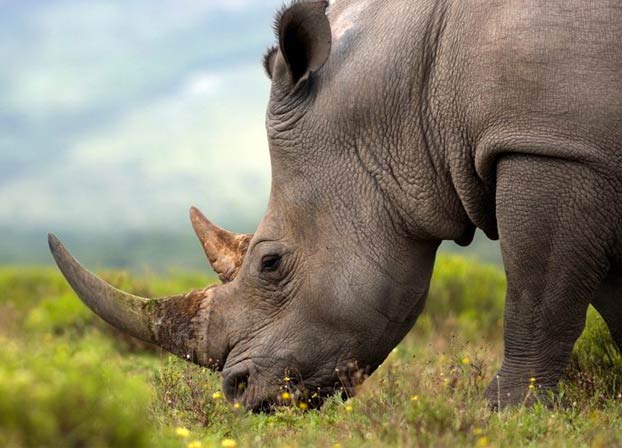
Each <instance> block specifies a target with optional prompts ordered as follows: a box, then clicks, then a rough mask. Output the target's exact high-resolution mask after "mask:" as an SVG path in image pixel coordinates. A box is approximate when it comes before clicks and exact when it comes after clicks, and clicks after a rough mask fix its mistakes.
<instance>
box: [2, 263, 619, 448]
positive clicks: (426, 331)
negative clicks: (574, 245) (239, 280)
mask: <svg viewBox="0 0 622 448" xmlns="http://www.w3.org/2000/svg"><path fill="white" fill-rule="evenodd" d="M101 274H102V276H103V278H105V279H107V280H108V281H109V282H111V283H112V284H114V285H116V286H118V287H121V288H123V289H125V290H128V291H131V292H135V293H138V294H142V295H147V296H156V295H165V294H169V293H175V292H180V291H184V290H189V289H192V288H199V287H204V286H205V285H206V284H208V283H211V282H213V281H214V279H213V278H211V277H209V276H205V275H196V274H185V273H181V272H178V273H173V274H168V275H167V276H156V275H154V274H147V275H143V276H140V277H135V276H131V275H128V274H127V273H125V272H121V271H106V272H102V273H101ZM504 287H505V280H504V277H503V274H502V273H501V272H500V270H499V269H498V268H496V267H492V266H486V265H481V264H479V263H477V262H474V261H472V260H466V259H462V258H460V257H456V256H441V257H440V258H439V260H438V262H437V266H436V270H435V274H434V278H433V282H432V288H431V291H430V297H429V300H428V305H427V309H426V311H425V312H424V314H423V315H422V316H421V318H420V319H419V322H418V323H417V325H416V326H415V328H414V329H413V330H412V331H411V332H410V334H409V335H408V336H407V337H406V338H405V339H404V341H403V342H402V343H401V344H400V345H399V346H398V347H397V348H396V349H395V350H394V351H393V353H392V354H391V355H390V356H389V357H388V359H387V360H386V361H385V362H384V364H383V365H382V366H381V367H380V368H379V369H378V371H377V372H376V373H374V374H373V375H372V376H371V378H370V379H368V380H367V382H366V383H365V384H364V385H363V386H362V387H361V389H360V391H359V394H358V395H357V396H356V397H355V398H352V399H350V400H348V401H346V402H343V401H341V400H339V399H337V398H334V399H331V400H329V402H328V403H327V404H326V406H325V407H324V408H323V409H322V410H320V411H308V412H305V411H304V409H303V408H304V407H305V404H304V402H297V401H296V396H295V394H294V393H293V391H292V394H291V396H290V397H287V398H283V400H282V401H283V403H284V405H283V406H282V407H280V408H279V409H277V410H276V412H275V413H274V414H272V415H263V414H261V415H252V414H247V413H245V412H244V411H243V410H241V409H239V407H236V406H235V405H232V404H228V403H226V402H225V401H224V400H223V398H222V393H221V392H220V389H219V379H218V376H217V375H216V374H213V373H210V372H208V371H207V370H205V369H202V368H200V367H197V366H194V365H191V364H189V363H186V362H184V361H182V360H178V359H176V358H174V357H172V356H170V355H168V354H166V353H163V352H161V351H159V350H157V349H154V348H153V347H150V346H146V345H144V344H141V343H138V342H137V341H135V340H133V339H131V338H128V337H125V336H123V335H121V334H119V333H117V332H116V331H114V330H112V329H111V328H110V327H109V326H108V325H107V324H105V323H103V322H102V321H101V320H99V319H98V318H97V317H95V315H94V314H93V313H92V312H90V311H89V310H88V309H86V308H85V307H84V306H83V305H82V304H81V302H80V301H79V300H78V299H77V298H76V297H75V295H74V294H73V293H72V292H71V290H70V289H69V288H68V286H67V284H66V283H65V281H64V280H63V279H62V277H61V276H60V274H59V273H58V272H57V271H56V270H55V269H53V268H19V267H4V268H0V346H1V347H2V350H0V446H2V447H9V448H12V447H16V448H19V447H60V446H62V447H87V446H88V447H109V446H132V447H142V446H145V447H147V446H149V447H160V446H162V447H180V448H182V447H183V448H203V447H236V446H238V447H245V446H257V447H299V446H301V447H316V446H326V447H361V446H370V447H385V446H403V447H413V446H477V447H487V446H503V447H508V446H555V447H561V446H573V447H581V446H603V447H605V446H620V445H621V444H622V433H620V428H621V427H622V360H621V359H620V356H619V354H617V353H616V352H615V351H614V350H613V346H612V344H611V341H610V339H609V338H608V333H607V330H606V329H605V327H604V325H603V323H602V321H601V320H600V319H599V318H598V316H597V315H596V313H595V312H593V311H590V316H589V324H588V329H587V330H586V332H585V333H584V335H583V337H582V338H581V340H580V341H579V343H578V344H577V347H576V350H575V354H574V357H573V363H572V367H571V368H570V370H569V372H568V379H567V381H566V382H565V383H564V384H563V385H562V387H561V397H560V398H559V399H556V400H555V401H554V402H553V404H552V406H551V407H547V406H544V405H543V404H536V406H535V407H534V408H530V409H525V408H516V409H511V410H507V411H504V412H501V413H494V412H491V411H490V410H489V409H488V407H487V405H486V403H485V402H484V401H483V399H482V393H483V389H484V388H485V386H486V384H487V382H488V381H489V380H490V378H491V376H492V374H493V372H494V371H495V369H496V368H497V367H498V365H499V362H500V359H501V352H502V342H501V335H502V315H503V294H504ZM536 384H537V381H536Z"/></svg>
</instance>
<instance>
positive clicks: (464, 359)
mask: <svg viewBox="0 0 622 448" xmlns="http://www.w3.org/2000/svg"><path fill="white" fill-rule="evenodd" d="M462 364H464V365H465V366H468V365H469V364H471V358H469V357H468V356H465V357H464V358H462Z"/></svg>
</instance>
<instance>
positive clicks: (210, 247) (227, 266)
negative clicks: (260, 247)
mask: <svg viewBox="0 0 622 448" xmlns="http://www.w3.org/2000/svg"><path fill="white" fill-rule="evenodd" d="M190 221H191V222H192V227H193V228H194V231H195V233H196V234H197V236H198V237H199V240H200V241H201V245H202V246H203V251H204V252H205V255H207V259H208V260H209V262H210V264H211V265H212V268H213V269H214V271H215V272H216V273H217V274H218V276H219V277H220V279H221V280H222V281H223V283H228V282H230V281H231V280H233V279H234V278H235V277H236V275H238V272H239V270H240V266H242V262H243V261H244V256H245V255H246V251H247V249H248V245H249V243H250V241H251V239H252V238H253V235H250V234H241V233H233V232H229V231H227V230H225V229H223V228H221V227H218V226H217V225H216V224H214V223H213V222H211V221H210V220H209V219H207V218H206V217H205V215H203V213H201V211H200V210H199V209H198V208H196V207H191V208H190Z"/></svg>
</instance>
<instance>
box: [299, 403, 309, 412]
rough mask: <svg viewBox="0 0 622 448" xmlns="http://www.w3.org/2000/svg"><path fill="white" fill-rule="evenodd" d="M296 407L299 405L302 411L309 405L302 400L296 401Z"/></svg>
mask: <svg viewBox="0 0 622 448" xmlns="http://www.w3.org/2000/svg"><path fill="white" fill-rule="evenodd" d="M298 407H299V408H300V409H301V410H303V411H306V410H307V409H309V405H308V404H307V403H304V402H302V403H298Z"/></svg>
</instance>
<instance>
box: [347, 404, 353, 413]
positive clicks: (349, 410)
mask: <svg viewBox="0 0 622 448" xmlns="http://www.w3.org/2000/svg"><path fill="white" fill-rule="evenodd" d="M346 412H352V405H351V404H347V405H346Z"/></svg>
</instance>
